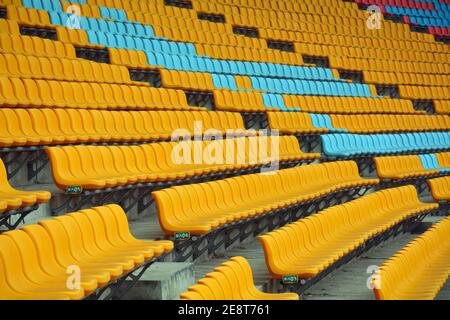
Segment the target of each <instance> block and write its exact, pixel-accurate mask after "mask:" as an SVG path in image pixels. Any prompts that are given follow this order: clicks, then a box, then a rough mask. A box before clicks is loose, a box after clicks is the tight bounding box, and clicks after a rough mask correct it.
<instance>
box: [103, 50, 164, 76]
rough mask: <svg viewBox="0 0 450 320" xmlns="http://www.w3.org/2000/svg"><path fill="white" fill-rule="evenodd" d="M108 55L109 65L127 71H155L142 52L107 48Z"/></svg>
mask: <svg viewBox="0 0 450 320" xmlns="http://www.w3.org/2000/svg"><path fill="white" fill-rule="evenodd" d="M108 55H109V61H110V62H111V64H115V65H118V66H125V67H128V68H129V69H155V68H154V67H151V66H150V65H149V64H148V62H147V56H146V55H145V52H144V51H140V50H126V49H115V48H108ZM162 71H163V69H162V70H161V72H162Z"/></svg>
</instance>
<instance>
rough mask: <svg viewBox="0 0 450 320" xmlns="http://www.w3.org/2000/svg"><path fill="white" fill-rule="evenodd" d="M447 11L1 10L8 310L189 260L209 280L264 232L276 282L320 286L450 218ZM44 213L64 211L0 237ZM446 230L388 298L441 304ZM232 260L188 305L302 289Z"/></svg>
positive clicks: (111, 1) (76, 5) (419, 247)
mask: <svg viewBox="0 0 450 320" xmlns="http://www.w3.org/2000/svg"><path fill="white" fill-rule="evenodd" d="M449 1H450V0H326V1H325V0H309V1H296V0H271V1H264V0H148V1H142V0H0V300H1V299H91V298H92V299H95V298H99V297H100V295H101V294H102V293H104V291H103V290H104V289H105V288H108V287H109V286H111V288H110V290H111V292H110V293H111V295H114V296H115V294H117V292H118V291H119V290H118V289H117V288H118V286H119V284H120V282H121V281H122V280H123V281H124V282H125V279H126V277H128V276H129V272H132V271H134V270H137V269H140V270H141V271H142V270H144V269H145V268H146V267H148V266H149V265H150V264H151V263H152V262H153V261H155V260H156V259H157V258H161V257H162V256H163V255H165V254H166V253H169V252H170V251H171V250H172V248H173V249H174V250H173V254H171V255H170V256H169V257H168V260H171V261H187V260H189V261H190V260H192V262H193V263H194V267H196V266H197V263H201V261H202V260H203V259H209V258H211V257H212V256H214V257H215V256H216V255H222V254H225V255H228V249H235V248H236V247H239V248H236V249H239V250H241V249H242V248H243V247H246V246H247V241H255V242H257V241H256V239H255V238H256V237H257V236H258V235H261V234H263V233H266V232H269V233H268V234H265V235H263V236H261V237H260V242H261V243H262V244H263V247H264V251H265V258H266V264H267V267H268V269H269V271H270V273H271V274H272V275H273V277H274V278H275V279H277V280H280V279H283V277H284V276H296V277H298V278H304V279H311V278H316V279H317V277H320V275H323V273H326V272H327V271H329V270H331V269H333V266H336V265H337V264H339V263H341V262H342V263H344V262H347V261H349V260H351V259H353V257H355V256H356V255H357V254H358V252H360V249H361V250H366V249H367V250H368V249H369V248H371V247H372V246H374V245H377V244H378V243H380V242H381V241H384V240H385V239H387V238H388V237H389V236H391V235H392V234H395V233H396V232H397V231H398V230H397V227H398V228H400V227H404V228H403V229H402V230H409V229H407V227H408V226H409V225H407V226H405V224H408V223H410V222H411V224H414V223H415V222H417V220H420V219H421V218H422V217H423V216H424V215H425V214H427V213H429V212H432V211H434V210H435V209H436V208H438V207H439V211H438V212H436V214H441V213H443V214H448V204H449V203H450V194H449V193H450V191H449V190H450V180H449V177H447V175H448V174H449V173H450V152H449V151H450V118H449V115H450V62H449V61H450V48H449V46H448V44H449V43H450V20H449V17H450V14H449V13H450V2H449ZM373 4H374V5H377V6H379V7H380V9H381V12H380V13H381V15H379V16H377V17H376V18H377V19H378V18H379V21H375V25H374V28H372V27H371V26H370V23H372V22H374V21H371V19H373V18H374V17H375V16H374V15H372V14H373V13H376V12H373V10H372V11H371V10H367V8H368V7H369V6H370V5H373ZM372 8H373V7H372ZM374 10H375V11H376V9H374ZM377 19H375V20H377ZM378 23H379V24H380V25H379V26H376V24H378ZM378 27H379V28H378ZM257 130H259V131H257ZM312 163H314V164H312ZM374 167H375V168H374ZM375 169H376V172H375ZM50 170H51V172H50ZM265 171H270V172H265ZM8 173H9V177H8ZM375 174H377V176H375ZM374 176H375V178H374ZM368 177H370V178H368ZM8 178H9V179H8ZM425 181H427V183H428V186H429V189H430V190H429V191H431V194H432V198H433V199H431V198H430V195H429V192H428V190H427V188H426V184H425ZM404 184H411V185H410V186H403V187H398V188H395V189H385V188H387V187H392V186H400V185H404ZM413 185H414V186H416V187H417V190H416V189H415V188H414V187H413ZM13 186H14V187H13ZM25 186H26V187H25ZM55 186H56V188H55ZM16 188H17V189H16ZM58 188H59V189H60V190H58ZM40 189H48V190H52V192H53V193H51V192H47V191H31V190H40ZM383 189H385V190H383ZM19 190H28V191H19ZM73 190H76V191H73ZM78 191H79V192H78ZM366 193H369V195H366V196H364V197H362V196H363V195H364V194H366ZM357 198H359V199H357ZM425 198H427V199H429V201H431V202H430V203H425V202H421V201H420V200H419V199H425ZM354 199H357V200H354ZM433 200H434V201H433ZM346 201H351V202H348V203H345V202H346ZM42 203H47V204H46V205H40V204H42ZM110 203H117V204H118V205H107V204H110ZM342 203H343V204H342ZM438 203H439V204H438ZM337 204H339V205H337ZM103 205H107V206H103ZM333 205H337V206H335V207H332V206H333ZM97 206H99V207H97ZM38 207H39V209H40V210H39V211H36V215H37V217H41V216H42V215H44V216H47V215H52V216H53V215H62V216H61V217H57V218H53V219H50V220H43V221H42V222H40V223H38V224H33V225H28V226H24V227H23V228H22V229H21V230H18V231H7V232H4V231H6V230H12V229H16V228H18V227H19V225H20V224H22V222H24V221H25V214H29V212H30V211H32V210H35V209H37V208H38ZM89 207H94V208H93V209H85V210H81V209H82V208H89ZM121 207H122V208H124V209H122V208H121ZM324 208H328V209H325V210H324ZM79 209H80V210H79ZM73 211H77V212H75V213H69V214H66V213H67V212H73ZM124 211H126V212H127V214H128V215H129V218H130V219H134V218H135V217H137V218H141V216H140V215H141V214H143V213H144V214H146V215H152V217H148V216H145V219H146V220H145V224H144V225H142V228H147V227H148V225H147V224H150V229H152V235H151V237H150V238H157V237H161V238H164V239H173V240H174V243H172V242H171V241H165V240H161V241H143V240H142V241H141V240H136V239H135V238H134V237H133V236H132V235H131V233H130V230H129V226H128V221H127V219H126V215H125V212H124ZM317 211H320V213H318V214H316V215H314V216H311V217H309V216H310V215H311V214H313V213H314V212H317ZM64 214H66V215H64ZM14 215H15V216H14ZM18 215H20V216H21V217H20V218H19V217H18ZM156 215H157V216H158V217H157V218H158V219H159V226H157V225H156V224H157V223H156ZM304 217H307V218H304ZM153 218H155V219H153ZM301 218H304V219H301ZM299 219H301V220H299ZM33 221H36V220H35V219H33ZM25 222H27V221H25ZM139 222H140V221H139ZM139 222H136V225H139V228H140V227H141V225H140V224H139ZM289 223H290V224H289ZM286 224H289V225H287V226H286ZM444 225H445V227H443V226H444ZM283 226H284V227H283ZM277 228H280V229H278V230H276V229H277ZM153 229H154V230H153ZM444 229H445V230H447V229H448V223H446V224H444V223H441V224H439V225H437V226H436V227H435V228H434V229H432V230H431V231H430V232H429V233H426V234H425V235H423V236H422V237H421V238H419V239H418V240H417V241H416V242H413V243H412V244H411V245H409V246H408V247H407V248H405V250H404V251H402V252H401V253H399V254H398V255H396V256H395V257H394V258H393V259H391V260H389V261H387V262H386V264H385V265H384V266H383V267H382V274H386V277H387V278H388V280H387V281H389V283H388V284H387V288H382V289H380V290H378V291H377V289H376V290H375V295H376V297H377V298H380V299H403V298H420V299H422V298H424V299H425V298H426V299H428V298H434V297H435V296H436V293H437V291H438V289H439V288H440V286H441V284H442V283H443V282H444V280H445V279H444V278H445V277H444V273H442V274H441V271H442V270H443V264H444V262H445V259H443V260H442V259H441V258H439V254H441V253H442V256H444V254H443V252H444V251H445V250H446V249H444V244H443V245H442V246H436V244H437V243H439V240H442V239H440V238H442V234H443V233H442V232H443V231H442V230H444ZM273 230H274V231H273ZM153 231H155V234H156V232H157V234H158V236H153ZM2 232H4V233H2ZM250 238H252V239H250ZM427 241H429V242H430V243H431V244H429V243H428V242H427ZM442 242H443V243H445V244H446V243H448V241H447V242H445V239H444V240H443V241H442ZM238 243H239V244H240V246H238V245H237V244H238ZM257 244H258V243H257ZM434 248H436V250H434ZM432 249H433V250H432ZM447 249H448V248H447ZM224 250H225V253H224V252H223V251H224ZM259 254H260V258H261V260H262V258H263V257H262V254H261V253H259ZM230 255H231V254H230ZM233 255H234V254H233ZM236 255H237V257H234V258H232V259H231V260H230V261H228V262H226V263H224V264H223V265H221V266H219V267H217V268H216V269H215V270H214V272H212V273H209V274H207V275H206V277H205V278H203V279H201V280H199V281H198V284H196V285H194V286H192V287H190V288H189V289H188V291H187V292H185V293H183V294H181V298H182V299H186V300H202V299H225V300H227V299H249V300H250V299H275V300H278V299H280V300H285V299H286V300H296V299H298V298H299V296H298V295H296V294H293V293H283V294H273V293H264V292H261V291H259V290H258V289H256V287H259V283H256V282H258V281H259V280H260V279H259V278H258V277H259V275H257V276H256V277H255V280H256V282H254V280H253V279H252V269H251V268H250V265H249V263H248V262H247V261H246V259H245V258H243V257H239V255H241V254H236ZM422 257H424V259H423V260H421V258H422ZM406 262H408V263H409V262H414V263H415V264H417V266H418V271H417V272H416V273H411V274H408V275H407V276H405V277H404V278H402V277H401V276H400V275H402V273H403V272H405V270H409V269H408V268H409V266H408V263H406ZM252 263H253V262H252ZM427 263H429V266H431V267H432V268H434V269H432V270H433V271H436V277H435V278H432V277H428V273H427V271H426V268H425V267H426V266H427ZM69 265H79V266H80V267H81V268H82V269H83V272H82V285H81V288H80V289H78V290H68V289H67V288H66V286H65V279H66V267H67V266H69ZM262 265H264V263H262ZM144 271H145V270H144ZM254 271H259V269H254ZM196 273H197V270H196ZM267 275H268V273H267ZM414 275H417V278H414ZM134 276H135V277H136V278H139V275H136V274H135V275H134ZM132 278H133V277H132ZM136 278H133V279H131V280H132V281H131V282H132V283H131V286H132V285H134V284H135V282H136ZM268 278H270V276H269V277H268ZM427 279H430V280H431V281H430V283H431V284H427V283H426V281H425V280H427ZM128 280H130V279H129V278H128ZM266 280H267V281H269V283H270V285H269V286H268V290H272V292H276V291H277V290H278V289H280V287H278V286H279V285H280V281H274V280H273V279H266ZM126 282H128V281H126ZM306 283H307V284H309V283H310V282H308V281H306ZM271 285H273V287H272V286H271ZM299 285H300V286H301V285H303V284H302V281H300V282H299ZM116 286H117V287H116ZM116 289H117V290H116ZM282 289H283V290H285V289H286V287H283V288H282ZM290 289H293V290H296V289H299V288H298V287H296V286H295V284H293V286H292V287H290V288H289V290H290ZM385 289H386V290H385ZM122 293H123V292H122ZM122 293H120V295H122ZM299 293H300V292H299ZM178 295H179V292H177V293H176V296H178Z"/></svg>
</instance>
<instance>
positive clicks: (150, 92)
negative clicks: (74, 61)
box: [0, 76, 203, 110]
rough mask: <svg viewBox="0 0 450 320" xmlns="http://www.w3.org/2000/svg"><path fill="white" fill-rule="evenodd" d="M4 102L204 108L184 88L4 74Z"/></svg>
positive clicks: (0, 103) (0, 81)
mask: <svg viewBox="0 0 450 320" xmlns="http://www.w3.org/2000/svg"><path fill="white" fill-rule="evenodd" d="M0 88H1V91H0V106H3V107H16V106H22V107H31V108H33V107H34V108H42V107H44V108H46V107H47V108H48V107H51V108H82V109H154V110H202V109H203V108H197V107H191V106H189V105H188V102H187V99H186V95H185V94H184V92H183V91H181V90H173V89H163V88H150V87H146V86H132V85H120V84H108V83H93V82H81V81H77V82H75V81H55V80H33V79H21V78H7V77H5V76H3V77H2V76H0Z"/></svg>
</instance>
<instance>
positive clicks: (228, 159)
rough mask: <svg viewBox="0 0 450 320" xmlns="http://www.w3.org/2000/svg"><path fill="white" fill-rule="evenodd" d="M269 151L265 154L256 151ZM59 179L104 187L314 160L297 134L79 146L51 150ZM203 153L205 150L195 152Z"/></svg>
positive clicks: (60, 182) (62, 184) (64, 184)
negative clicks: (269, 164)
mask: <svg viewBox="0 0 450 320" xmlns="http://www.w3.org/2000/svg"><path fill="white" fill-rule="evenodd" d="M257 150H259V152H261V150H267V152H265V153H260V154H257V153H256V152H258V151H257ZM46 152H47V153H48V155H49V157H50V160H51V165H52V173H53V178H54V181H55V184H56V185H57V186H58V187H60V188H61V189H63V190H65V189H66V188H67V187H69V186H81V187H82V188H83V189H104V188H110V187H117V186H121V185H126V184H135V183H145V182H146V183H149V182H161V181H174V180H182V179H187V178H190V177H193V176H201V175H206V174H210V173H220V172H225V171H229V170H240V169H247V168H251V167H257V166H261V165H264V164H266V163H270V162H274V161H277V162H286V161H301V160H312V159H317V158H319V157H320V154H308V153H303V152H302V151H301V150H300V145H299V143H298V140H297V139H296V138H295V137H253V138H237V139H229V140H215V141H197V142H196V141H194V142H192V141H184V142H163V143H154V144H148V145H141V146H114V147H112V146H110V147H107V146H78V147H63V148H61V147H53V148H48V149H46ZM196 152H200V154H196Z"/></svg>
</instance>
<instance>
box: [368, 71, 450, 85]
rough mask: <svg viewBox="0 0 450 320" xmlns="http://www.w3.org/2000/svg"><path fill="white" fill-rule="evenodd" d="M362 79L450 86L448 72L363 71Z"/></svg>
mask: <svg viewBox="0 0 450 320" xmlns="http://www.w3.org/2000/svg"><path fill="white" fill-rule="evenodd" d="M364 81H365V82H366V83H375V84H381V85H383V84H384V85H386V84H391V85H394V84H402V85H421V86H439V85H440V86H450V76H449V75H448V74H420V73H394V72H377V71H364Z"/></svg>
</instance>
